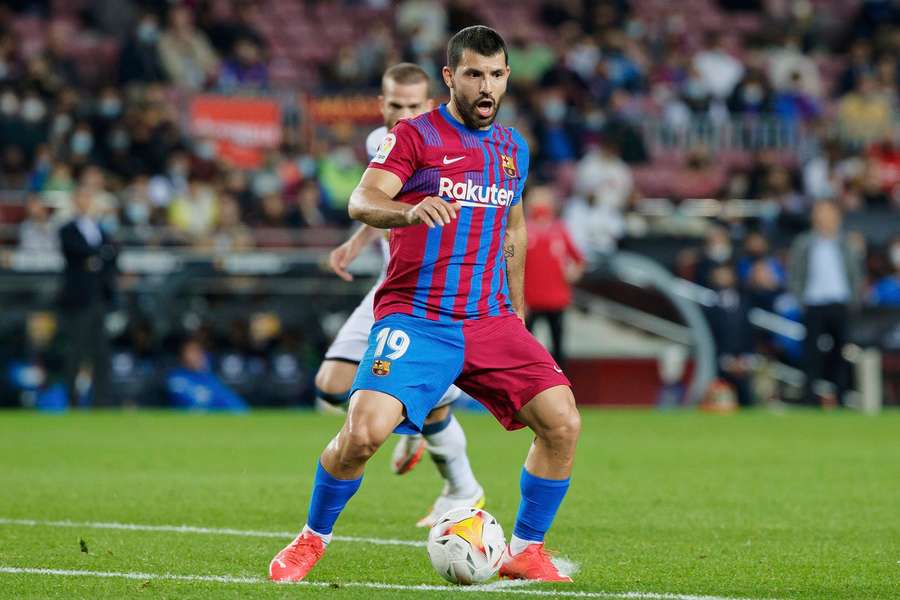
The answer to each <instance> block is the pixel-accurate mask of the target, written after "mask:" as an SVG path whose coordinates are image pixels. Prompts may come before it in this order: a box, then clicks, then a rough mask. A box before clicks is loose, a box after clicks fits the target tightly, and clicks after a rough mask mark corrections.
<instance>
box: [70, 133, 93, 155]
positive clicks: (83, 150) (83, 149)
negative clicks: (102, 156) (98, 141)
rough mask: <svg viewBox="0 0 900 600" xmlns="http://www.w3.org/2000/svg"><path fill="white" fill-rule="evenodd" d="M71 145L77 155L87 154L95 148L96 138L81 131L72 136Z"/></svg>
mask: <svg viewBox="0 0 900 600" xmlns="http://www.w3.org/2000/svg"><path fill="white" fill-rule="evenodd" d="M70 145H71V148H72V152H74V153H75V154H81V155H84V154H87V153H88V152H90V151H91V148H93V147H94V136H93V135H91V134H90V133H89V132H87V131H79V132H77V133H76V134H75V135H73V136H72V141H71V144H70Z"/></svg>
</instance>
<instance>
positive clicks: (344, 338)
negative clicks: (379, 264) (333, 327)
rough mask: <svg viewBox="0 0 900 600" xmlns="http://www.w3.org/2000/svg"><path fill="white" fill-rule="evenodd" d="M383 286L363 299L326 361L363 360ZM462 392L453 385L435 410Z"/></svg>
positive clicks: (356, 361)
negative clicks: (377, 301)
mask: <svg viewBox="0 0 900 600" xmlns="http://www.w3.org/2000/svg"><path fill="white" fill-rule="evenodd" d="M380 285H381V280H379V281H378V283H376V284H375V285H374V286H372V289H371V290H369V293H368V294H366V297H365V298H363V299H362V302H360V303H359V306H357V307H356V308H355V309H354V310H353V313H352V314H351V315H350V318H349V319H347V322H346V323H344V324H343V326H341V329H340V331H338V334H337V336H335V338H334V341H333V342H331V346H329V347H328V351H327V352H325V360H338V361H341V362H348V363H356V364H359V362H360V361H361V360H362V358H363V355H365V353H366V348H368V347H369V332H370V331H371V330H372V324H373V323H375V291H376V290H377V289H378V287H379V286H380ZM461 394H462V390H461V389H459V388H458V387H456V386H455V385H451V386H450V387H449V388H448V389H447V391H446V392H445V393H444V396H443V397H442V398H441V399H440V401H439V402H438V403H437V404H435V405H434V407H435V408H438V407H441V406H447V405H448V404H452V403H453V402H455V401H456V400H457V399H458V398H459V397H460V395H461Z"/></svg>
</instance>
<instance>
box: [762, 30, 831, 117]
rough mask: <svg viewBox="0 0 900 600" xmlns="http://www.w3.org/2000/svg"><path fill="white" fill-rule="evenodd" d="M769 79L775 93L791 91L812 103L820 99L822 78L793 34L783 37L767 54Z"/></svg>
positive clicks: (813, 61) (800, 41)
mask: <svg viewBox="0 0 900 600" xmlns="http://www.w3.org/2000/svg"><path fill="white" fill-rule="evenodd" d="M769 79H770V80H771V81H772V86H773V87H774V88H775V89H776V90H777V91H779V92H780V91H784V90H791V92H792V93H795V94H802V95H803V96H804V97H805V98H808V99H809V100H810V101H811V102H812V103H815V102H817V100H818V99H819V98H821V97H822V78H821V75H820V74H819V67H818V65H816V61H815V60H814V59H813V58H812V57H811V56H809V55H808V54H804V53H803V48H802V40H801V39H800V36H799V35H797V34H796V33H794V32H789V33H788V34H786V35H785V37H784V40H783V41H782V43H781V44H779V45H776V46H774V47H773V48H772V51H771V52H770V54H769Z"/></svg>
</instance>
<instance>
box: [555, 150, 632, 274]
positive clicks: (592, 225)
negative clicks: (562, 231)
mask: <svg viewBox="0 0 900 600" xmlns="http://www.w3.org/2000/svg"><path fill="white" fill-rule="evenodd" d="M633 193H634V179H633V178H632V175H631V169H629V168H628V165H627V164H625V162H624V161H623V160H622V159H621V158H619V154H618V148H617V147H616V145H615V143H614V142H613V141H612V140H610V139H603V140H602V141H601V143H600V144H599V145H598V146H595V147H594V148H592V149H591V150H590V151H589V152H588V153H587V154H586V155H585V156H584V157H583V158H582V159H581V160H580V161H578V166H577V167H576V170H575V195H574V197H573V198H571V199H570V200H569V202H568V203H567V207H566V209H565V212H564V215H563V216H564V219H565V221H566V225H567V226H568V228H569V231H570V232H571V234H572V240H573V241H574V242H575V245H576V246H578V249H579V250H581V251H582V252H583V253H584V254H585V255H586V256H587V257H588V259H589V260H590V259H591V257H595V256H597V255H604V254H609V253H610V252H613V251H614V250H615V249H616V245H617V242H618V240H619V238H621V237H622V235H623V234H624V233H625V220H624V216H623V215H624V211H625V209H626V208H627V206H628V203H629V202H630V201H631V197H632V194H633Z"/></svg>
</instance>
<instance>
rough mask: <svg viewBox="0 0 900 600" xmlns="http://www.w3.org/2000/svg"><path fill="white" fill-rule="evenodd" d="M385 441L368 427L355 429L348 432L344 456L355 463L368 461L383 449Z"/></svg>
mask: <svg viewBox="0 0 900 600" xmlns="http://www.w3.org/2000/svg"><path fill="white" fill-rule="evenodd" d="M383 441H384V439H383V438H382V437H381V436H379V435H377V434H376V433H375V432H374V431H373V430H372V429H370V428H368V427H358V428H353V429H351V430H350V431H349V432H347V438H346V443H345V446H344V455H345V456H346V457H347V458H348V459H349V460H351V461H353V462H360V461H367V460H369V459H370V458H372V455H374V454H375V452H377V451H378V448H380V447H381V444H382V442H383Z"/></svg>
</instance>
